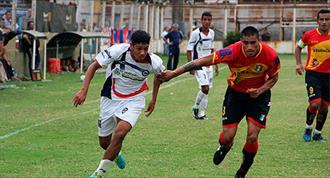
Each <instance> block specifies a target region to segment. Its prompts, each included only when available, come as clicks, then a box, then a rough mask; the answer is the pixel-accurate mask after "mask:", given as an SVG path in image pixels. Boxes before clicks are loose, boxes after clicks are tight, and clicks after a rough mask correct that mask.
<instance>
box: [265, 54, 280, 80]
mask: <svg viewBox="0 0 330 178" xmlns="http://www.w3.org/2000/svg"><path fill="white" fill-rule="evenodd" d="M280 69H281V62H280V58H278V56H276V57H275V58H274V60H273V61H272V62H271V63H270V66H269V70H268V71H267V72H266V73H267V75H268V76H270V77H272V76H274V75H276V74H277V73H278V72H279V71H280Z"/></svg>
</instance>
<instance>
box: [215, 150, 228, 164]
mask: <svg viewBox="0 0 330 178" xmlns="http://www.w3.org/2000/svg"><path fill="white" fill-rule="evenodd" d="M229 150H230V148H228V147H227V146H226V145H220V146H219V147H218V149H217V151H215V153H214V156H213V163H214V164H215V165H219V164H220V163H221V162H222V160H223V159H224V158H225V156H226V154H227V153H228V152H229Z"/></svg>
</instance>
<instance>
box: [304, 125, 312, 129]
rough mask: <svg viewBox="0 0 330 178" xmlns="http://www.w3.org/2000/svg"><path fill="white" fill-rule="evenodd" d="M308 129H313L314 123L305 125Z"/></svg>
mask: <svg viewBox="0 0 330 178" xmlns="http://www.w3.org/2000/svg"><path fill="white" fill-rule="evenodd" d="M305 128H306V129H311V128H313V125H308V124H306V127H305Z"/></svg>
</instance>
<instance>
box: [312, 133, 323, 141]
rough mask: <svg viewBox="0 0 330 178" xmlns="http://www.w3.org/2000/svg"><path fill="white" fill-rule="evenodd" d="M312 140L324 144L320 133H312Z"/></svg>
mask: <svg viewBox="0 0 330 178" xmlns="http://www.w3.org/2000/svg"><path fill="white" fill-rule="evenodd" d="M313 140H314V141H317V142H324V138H323V137H322V135H321V134H320V133H318V134H317V133H314V135H313Z"/></svg>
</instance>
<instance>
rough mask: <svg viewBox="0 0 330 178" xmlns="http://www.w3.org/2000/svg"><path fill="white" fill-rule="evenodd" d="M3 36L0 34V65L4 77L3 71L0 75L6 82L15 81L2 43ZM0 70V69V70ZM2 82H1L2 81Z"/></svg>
mask: <svg viewBox="0 0 330 178" xmlns="http://www.w3.org/2000/svg"><path fill="white" fill-rule="evenodd" d="M3 39H4V38H3V35H2V32H0V65H1V66H2V67H1V68H3V71H4V72H5V77H4V75H3V74H4V73H3V71H2V72H0V73H2V75H1V76H2V78H3V79H5V81H6V80H17V78H16V77H15V75H14V70H13V68H12V66H11V65H10V62H9V58H8V56H7V51H6V49H5V48H4V41H3ZM0 70H1V69H0ZM2 81H3V80H2Z"/></svg>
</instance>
